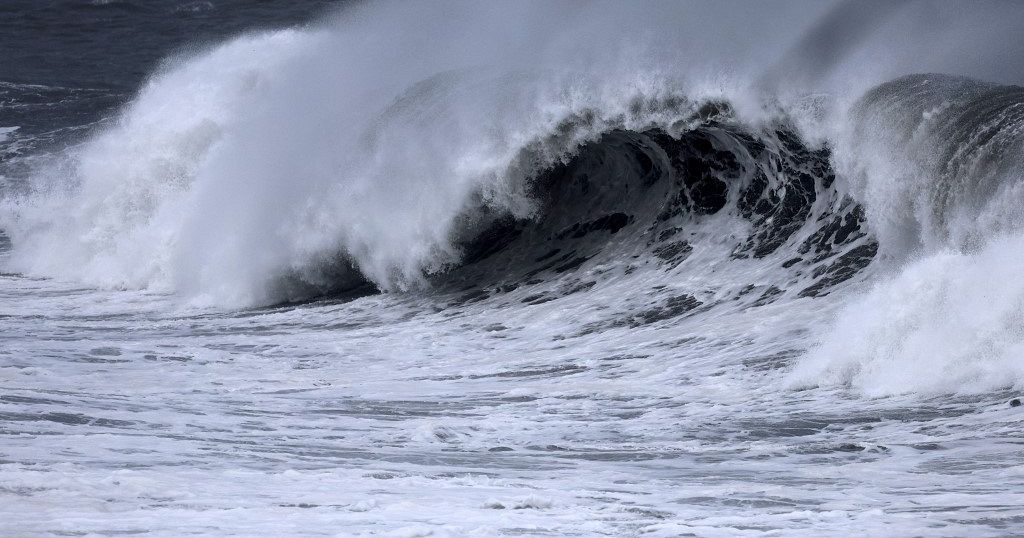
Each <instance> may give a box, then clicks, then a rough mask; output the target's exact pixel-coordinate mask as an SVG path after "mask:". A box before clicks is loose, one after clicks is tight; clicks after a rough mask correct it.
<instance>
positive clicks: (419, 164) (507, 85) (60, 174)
mask: <svg viewBox="0 0 1024 538" xmlns="http://www.w3.org/2000/svg"><path fill="white" fill-rule="evenodd" d="M389 9H390V8H389ZM403 16H404V15H403ZM446 16H451V14H450V13H449V14H447V15H446ZM347 20H348V21H349V22H345V23H338V25H337V26H332V27H330V28H313V29H293V30H285V31H277V32H271V33H264V34H255V35H247V36H242V37H240V38H237V39H235V40H233V41H230V42H228V43H225V44H223V45H220V46H218V47H216V48H213V49H211V50H208V51H204V52H200V53H197V54H194V55H192V56H188V57H180V58H177V59H176V60H173V61H170V62H168V63H167V64H165V66H164V67H163V69H162V70H161V71H160V72H159V73H157V74H156V75H154V76H153V77H152V78H151V79H150V80H149V82H148V83H147V84H146V85H145V87H144V88H142V90H141V91H140V92H139V93H138V95H137V96H136V97H135V99H134V100H133V101H132V102H131V103H130V104H129V105H127V106H126V107H125V108H124V110H123V111H122V112H121V113H120V115H119V116H118V118H117V119H116V121H114V122H112V123H111V124H110V125H108V126H105V127H103V128H102V129H101V130H99V131H98V132H95V133H94V134H92V135H91V136H90V137H89V138H88V139H86V140H85V141H84V142H82V143H80V144H77V145H75V146H72V147H70V148H68V149H67V150H65V151H63V152H61V153H60V154H58V155H56V156H55V157H53V158H52V159H50V160H49V161H48V162H47V163H46V164H45V165H44V166H38V167H36V169H35V171H34V172H33V175H34V177H33V182H32V183H33V186H34V190H33V192H32V193H30V194H29V195H26V196H20V197H13V196H9V197H8V198H7V199H6V200H5V201H4V205H5V207H4V211H3V221H2V226H3V229H4V230H5V232H6V234H7V235H8V236H9V237H10V238H11V241H12V243H13V251H12V252H11V258H10V261H9V265H10V267H11V268H12V269H13V270H16V271H19V272H23V273H27V274H35V275H45V276H50V277H57V278H63V279H72V280H79V281H82V282H85V283H88V284H91V285H97V286H106V287H120V288H146V289H152V290H158V291H164V292H170V293H174V294H177V295H180V296H181V297H183V298H185V299H186V300H187V301H189V302H191V303H192V304H200V305H207V306H209V305H213V306H217V307H242V306H251V305H264V304H271V303H276V302H282V301H296V300H303V299H308V298H311V297H318V296H323V295H328V294H334V293H340V292H351V291H353V290H363V289H367V288H375V289H377V290H381V291H410V290H419V291H423V292H425V293H447V292H455V293H456V294H457V295H458V296H459V297H460V299H459V301H460V302H461V303H463V304H464V303H467V302H475V301H482V300H486V299H488V298H490V297H496V296H500V295H501V294H503V293H508V292H509V291H510V290H513V289H517V288H521V287H530V286H534V287H536V289H537V292H536V293H533V294H530V295H529V296H528V297H527V299H528V300H524V302H525V303H527V304H540V303H543V302H550V301H554V300H557V299H558V298H559V297H562V296H565V295H569V294H577V293H590V292H596V291H595V290H599V289H600V288H601V283H602V281H604V280H607V279H612V278H616V279H620V278H627V279H628V278H637V279H638V280H637V282H641V281H642V282H644V284H645V285H653V286H654V287H655V288H657V286H659V285H660V286H661V287H662V288H665V287H666V286H669V285H671V286H673V287H675V286H677V285H679V284H680V283H685V282H688V281H689V280H688V279H693V278H695V276H694V275H704V276H705V277H707V278H705V279H704V280H701V282H702V285H705V284H706V285H705V286H704V287H703V288H700V289H696V288H695V289H693V290H690V291H688V292H686V293H674V294H672V295H665V296H664V297H661V299H660V302H659V303H658V305H657V306H656V307H649V306H648V307H643V308H641V307H639V306H637V307H636V308H633V307H631V306H629V305H630V303H631V302H635V301H633V299H634V298H630V297H625V298H623V304H624V305H625V306H624V307H623V308H624V313H623V315H622V316H619V317H618V318H616V319H615V321H608V322H605V323H604V325H603V326H602V325H601V324H597V325H593V324H592V325H588V326H583V327H579V328H578V330H579V331H580V333H585V332H587V331H595V330H603V329H606V328H609V327H615V326H635V325H645V324H652V323H661V322H665V321H668V320H671V319H673V318H676V317H679V316H683V315H695V314H697V313H702V312H703V313H707V312H710V311H712V310H716V309H718V310H721V309H732V310H735V309H737V308H755V307H760V306H764V305H767V304H771V303H785V304H787V305H789V306H788V307H787V308H801V305H802V304H804V303H805V302H807V301H817V300H819V299H820V298H821V297H824V296H832V298H830V299H828V300H829V301H831V303H830V304H836V305H838V306H836V308H837V309H838V310H837V312H838V313H837V315H836V316H837V317H836V319H835V321H834V322H832V323H831V324H830V325H827V326H822V327H819V328H816V329H815V330H816V331H818V332H819V333H820V342H821V344H820V345H818V346H817V347H815V348H813V349H812V350H811V351H810V352H809V353H808V354H807V356H806V357H804V358H803V359H802V361H801V362H800V363H799V364H798V365H797V366H796V367H795V368H794V370H793V372H792V374H791V381H792V383H793V386H795V387H801V386H809V385H828V384H838V385H843V386H852V387H857V388H860V389H861V390H864V391H866V392H871V393H878V394H890V393H898V392H908V391H919V392H927V391H960V390H966V391H973V390H983V389H987V388H992V387H996V386H1006V385H1015V384H1016V385H1019V384H1020V383H1021V382H1022V381H1024V368H1021V367H1020V366H1019V364H1020V361H1019V359H1017V357H1019V356H1020V351H1021V349H1022V345H1024V334H1022V330H1021V327H1024V323H1021V322H1022V321H1024V284H1021V283H1022V282H1024V279H1021V278H1019V277H1017V276H1016V275H1015V271H1016V270H1017V269H1018V268H1019V267H1020V266H1021V265H1020V262H1021V260H1020V259H1018V258H1019V254H1018V253H1019V252H1021V251H1022V249H1021V248H1020V247H1024V234H1022V233H1021V222H1022V215H1021V207H1024V206H1022V205H1021V201H1022V194H1024V193H1022V188H1024V182H1022V181H1021V177H1022V176H1021V166H1022V165H1021V161H1020V155H1021V149H1022V148H1021V141H1022V140H1024V138H1022V130H1024V122H1022V121H1021V120H1022V115H1024V90H1022V89H1021V88H1017V87H1010V86H995V85H989V84H986V83H983V82H978V81H974V80H970V79H965V78H960V77H951V76H945V75H914V76H910V77H903V78H899V79H897V80H894V81H891V82H887V83H884V84H882V85H880V86H877V87H875V88H873V89H870V90H868V91H867V92H866V93H864V94H863V95H861V96H858V98H856V99H852V100H844V99H841V98H835V97H828V96H824V95H820V94H812V95H806V94H805V95H800V96H799V97H797V98H791V99H783V98H781V97H778V96H777V95H774V94H772V93H770V92H768V91H767V90H766V89H764V88H761V87H758V86H756V85H755V86H754V88H755V89H749V88H750V85H748V84H743V83H737V82H736V81H732V82H730V81H722V80H711V81H709V80H697V79H694V78H693V77H689V78H685V79H684V78H681V77H679V76H676V75H673V74H672V73H673V71H672V70H667V69H665V68H663V67H658V68H655V66H649V65H646V64H645V63H644V62H640V61H634V60H635V59H634V58H629V59H626V60H623V61H622V62H620V63H621V64H624V65H616V66H613V67H609V68H608V69H606V70H602V71H600V74H599V75H595V71H594V70H592V69H580V70H567V69H551V68H547V67H546V66H545V65H543V64H541V65H537V66H529V67H527V66H524V67H523V68H521V69H519V68H517V69H504V70H496V69H494V68H491V67H478V66H473V65H475V64H478V63H480V62H476V61H475V60H476V59H477V58H475V57H473V56H472V54H470V53H467V54H470V56H469V57H468V58H460V62H454V64H453V65H452V66H450V65H448V64H443V65H441V66H440V68H439V66H431V65H426V66H419V65H408V64H402V65H403V66H404V67H403V69H396V70H390V69H381V68H380V66H382V65H387V62H388V61H389V60H394V61H398V60H397V59H398V58H400V57H401V56H402V54H403V53H404V52H406V48H403V47H406V45H407V44H406V45H402V46H401V47H398V46H395V47H394V48H393V50H392V49H388V48H387V47H385V49H384V50H383V51H382V52H381V53H380V54H379V55H378V56H377V57H375V59H374V60H373V63H374V65H373V66H370V67H367V66H366V63H367V62H370V60H368V59H367V56H366V55H365V45H361V46H357V45H355V44H356V43H359V42H360V40H361V39H365V38H366V36H367V35H373V29H372V28H369V29H361V28H362V26H360V24H359V22H358V21H359V18H358V17H352V18H350V19H347ZM456 22H457V21H456ZM481 31H483V30H481ZM346 51H350V52H346ZM639 57H643V55H639ZM456 64H457V65H456ZM490 65H493V62H491V63H490ZM371 67H372V68H371ZM368 72H373V73H377V74H376V75H375V76H374V77H373V78H371V79H368V78H367V77H366V76H365V75H366V73H368ZM396 72H398V73H399V74H395V73H396ZM667 73H668V74H667ZM740 82H742V81H740ZM712 273H714V274H715V275H717V276H714V277H711V276H710V275H711V274H712ZM638 275H640V276H638ZM641 276H642V280H640V279H641ZM427 290H429V291H427ZM639 293H640V292H639V291H638V294H639ZM836 294H838V295H840V296H841V297H840V298H838V299H837V298H836ZM993 299H995V300H993ZM638 304H639V303H638Z"/></svg>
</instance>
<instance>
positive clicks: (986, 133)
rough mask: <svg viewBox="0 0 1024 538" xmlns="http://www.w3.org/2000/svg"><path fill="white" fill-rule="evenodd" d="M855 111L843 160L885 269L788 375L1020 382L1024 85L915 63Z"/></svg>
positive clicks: (880, 381) (896, 384) (865, 383)
mask: <svg viewBox="0 0 1024 538" xmlns="http://www.w3.org/2000/svg"><path fill="white" fill-rule="evenodd" d="M851 116H852V117H853V118H855V120H856V123H854V128H853V130H852V135H848V136H849V138H846V139H845V140H846V142H847V144H846V145H845V146H840V147H843V148H844V153H842V154H837V155H838V156H839V159H838V162H839V169H840V170H841V171H843V172H844V173H845V174H846V175H847V176H848V177H849V178H850V181H851V185H852V186H853V191H854V192H855V193H857V195H858V197H859V199H861V200H863V201H864V202H865V207H866V208H867V212H868V216H869V220H870V222H871V223H872V225H873V227H874V230H875V231H876V233H877V234H878V235H879V238H880V243H881V248H882V252H883V253H884V258H883V259H886V260H887V264H888V266H889V268H888V271H886V272H883V273H882V275H883V278H882V279H880V281H879V282H878V283H877V284H876V285H875V286H874V287H873V288H872V289H870V290H869V291H868V292H867V293H866V294H864V295H863V296H862V297H859V298H857V299H856V300H853V301H851V302H850V304H848V305H847V306H845V307H844V308H843V309H842V310H841V311H840V312H839V313H838V315H837V317H836V319H835V320H834V321H833V322H832V324H831V325H830V327H829V329H828V330H826V331H824V332H823V333H822V335H821V342H822V343H821V345H820V346H818V347H817V348H815V349H814V350H812V351H811V353H809V355H808V356H807V357H806V358H805V359H804V360H803V361H802V362H801V363H800V364H799V365H798V366H797V368H796V369H795V370H794V371H793V373H792V374H791V378H790V382H791V384H792V385H793V386H798V387H799V386H819V385H820V386H843V387H850V388H853V389H855V390H857V391H859V392H862V393H865V394H868V395H872V396H886V395H891V394H902V393H916V394H941V393H974V392H982V391H988V390H993V389H998V388H1009V387H1015V388H1020V387H1022V386H1024V358H1022V357H1024V287H1022V286H1024V279H1022V278H1021V277H1020V269H1021V267H1024V259H1022V258H1021V252H1024V250H1022V248H1024V213H1022V208H1024V160H1022V155H1024V153H1022V149H1024V89H1022V88H1020V87H1016V86H997V85H991V84H985V83H982V82H978V81H974V80H970V79H966V78H962V77H952V76H946V75H935V74H928V75H914V76H909V77H904V78H901V79H897V80H894V81H892V82H889V83H886V84H882V85H880V86H879V87H878V88H876V89H874V90H873V91H871V92H869V93H868V94H867V95H866V96H865V97H864V98H863V99H861V100H860V101H859V102H858V103H857V104H856V105H855V106H854V107H853V109H852V112H851Z"/></svg>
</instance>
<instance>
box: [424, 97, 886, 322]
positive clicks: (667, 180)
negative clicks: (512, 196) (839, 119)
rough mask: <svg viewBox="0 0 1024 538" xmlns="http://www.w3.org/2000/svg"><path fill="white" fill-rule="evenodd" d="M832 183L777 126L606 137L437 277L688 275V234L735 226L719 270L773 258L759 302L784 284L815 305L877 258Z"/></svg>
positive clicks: (569, 288)
mask: <svg viewBox="0 0 1024 538" xmlns="http://www.w3.org/2000/svg"><path fill="white" fill-rule="evenodd" d="M726 110H727V109H726ZM834 181H835V177H834V174H833V171H832V169H831V165H830V163H829V153H828V151H827V150H824V149H817V150H812V149H809V148H808V147H806V146H805V145H804V144H803V143H801V141H800V139H799V136H798V135H797V134H796V133H794V132H793V131H791V130H787V129H786V128H785V127H784V126H776V127H774V128H773V129H772V130H768V131H766V132H764V133H756V134H751V133H747V132H744V131H743V130H742V128H741V127H740V126H737V125H736V124H733V123H730V122H729V119H728V117H727V116H720V115H716V116H715V119H714V120H711V121H708V122H707V123H705V124H704V125H702V126H701V127H700V128H698V129H696V130H694V131H689V132H686V133H684V134H683V135H682V136H681V137H679V138H674V137H672V136H670V135H668V134H667V133H665V132H664V131H661V130H657V129H655V130H650V131H644V132H632V131H621V130H617V131H611V132H608V133H605V134H603V135H601V136H600V137H599V138H598V139H597V140H596V141H594V142H590V143H587V144H585V145H584V146H582V147H581V148H579V150H578V152H577V153H576V154H575V155H574V156H573V157H572V158H571V159H570V160H569V161H568V162H567V163H566V164H562V165H559V166H557V167H555V168H554V169H552V170H549V171H546V172H545V173H544V174H543V175H541V176H540V177H539V178H537V180H536V182H535V184H534V189H535V190H536V196H537V197H538V198H539V199H540V200H542V203H541V210H540V215H539V216H537V217H534V218H530V219H521V220H516V219H513V218H503V219H499V220H498V221H497V222H496V223H494V224H493V225H492V226H491V227H490V228H489V229H487V230H486V231H485V232H484V233H483V234H481V235H480V236H478V237H476V238H475V239H474V240H473V241H471V242H469V243H468V244H467V245H465V247H464V249H465V251H466V254H465V256H464V258H463V259H462V262H461V263H462V265H461V266H460V267H458V268H457V269H454V270H451V271H449V272H445V273H444V274H442V275H439V276H438V277H436V279H437V280H438V281H439V282H441V283H444V284H445V285H468V286H470V287H472V286H474V285H476V286H480V285H483V286H484V287H490V288H493V289H495V290H508V289H514V288H516V287H519V286H522V285H531V284H538V283H541V282H544V281H547V280H554V279H558V278H559V277H560V275H565V274H570V275H571V274H572V273H574V272H577V271H579V272H580V273H586V272H587V271H586V270H587V269H589V268H594V267H600V268H601V272H602V276H601V277H598V278H597V279H596V280H590V279H578V278H572V279H570V280H569V281H568V282H567V283H565V284H564V285H563V286H562V287H561V288H559V290H562V291H566V292H569V293H572V292H578V291H582V290H587V289H589V288H591V287H593V286H594V285H595V284H596V283H597V282H596V281H597V280H600V279H602V278H609V277H610V275H611V274H617V273H620V272H621V273H622V274H626V275H628V274H629V273H630V272H632V271H635V270H636V269H637V268H638V267H639V266H643V265H649V266H656V267H658V268H659V270H660V271H663V272H665V273H666V275H668V274H671V273H680V274H686V273H687V272H690V271H692V268H690V267H689V266H688V264H687V263H686V262H687V259H688V258H689V257H690V256H691V255H692V254H693V253H694V251H695V249H701V248H702V247H703V246H704V245H702V244H700V243H699V242H698V243H695V242H694V241H695V240H694V236H695V235H696V234H694V233H692V229H693V228H694V227H695V226H696V225H699V224H700V223H701V221H707V220H710V219H713V218H717V219H723V218H724V219H737V220H742V221H743V222H744V223H745V224H746V225H747V226H748V227H749V231H747V232H746V235H745V236H734V237H733V241H734V244H733V246H732V248H731V249H730V251H729V252H728V258H726V259H723V260H719V262H720V263H728V261H729V260H730V259H744V258H751V257H752V258H766V257H771V258H772V259H775V260H777V261H778V272H777V273H776V274H775V275H773V277H774V281H773V282H772V283H771V288H770V289H771V293H770V294H769V296H765V297H763V298H761V299H759V300H762V302H764V301H771V300H772V299H773V297H772V296H773V295H779V294H781V293H782V292H783V290H784V289H785V287H789V286H791V285H796V286H797V287H798V289H796V290H794V291H795V293H796V294H797V295H799V296H812V297H813V296H816V295H819V294H825V293H828V290H829V288H831V287H832V286H833V285H835V284H838V283H840V282H843V281H845V280H847V279H849V278H850V277H852V276H853V275H855V274H856V273H857V272H858V271H859V270H860V269H863V268H864V267H866V266H867V265H868V264H869V263H870V261H871V259H872V258H873V257H874V254H875V252H876V250H877V245H876V243H875V242H874V240H873V239H871V238H870V237H868V235H867V234H866V233H865V231H863V230H862V223H863V221H864V216H863V210H862V209H861V207H860V206H859V205H858V204H857V203H856V202H854V201H853V200H851V199H849V198H846V197H844V196H842V195H840V194H839V193H837V192H836V190H835V188H834ZM801 232H802V233H801ZM716 250H717V251H721V248H718V247H717V246H716ZM698 263H707V261H706V260H705V261H700V262H698ZM805 273H806V274H808V275H809V276H808V277H807V278H805V279H801V278H800V276H801V275H804V274H805ZM798 283H799V284H798ZM748 284H749V283H745V282H736V283H734V286H735V288H736V291H740V290H743V289H745V288H747V287H749V286H748ZM801 285H802V287H800V286H801ZM471 295H472V297H473V298H475V299H480V298H482V297H484V296H485V295H486V294H482V293H473V294H471ZM555 297H557V293H555V294H550V293H542V294H539V295H536V296H531V297H529V301H530V302H534V301H546V300H552V299H553V298H555ZM695 304H699V302H695Z"/></svg>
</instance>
